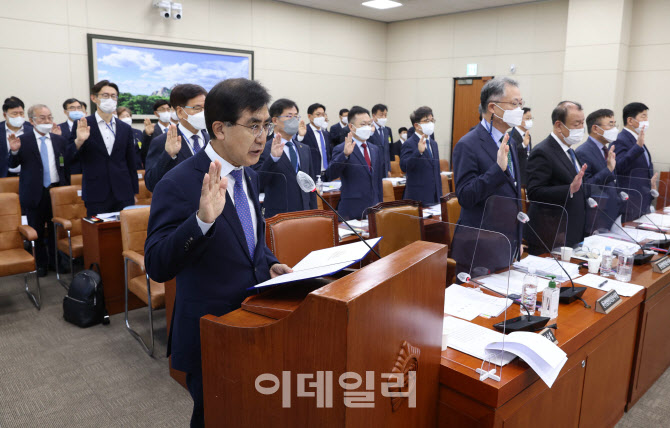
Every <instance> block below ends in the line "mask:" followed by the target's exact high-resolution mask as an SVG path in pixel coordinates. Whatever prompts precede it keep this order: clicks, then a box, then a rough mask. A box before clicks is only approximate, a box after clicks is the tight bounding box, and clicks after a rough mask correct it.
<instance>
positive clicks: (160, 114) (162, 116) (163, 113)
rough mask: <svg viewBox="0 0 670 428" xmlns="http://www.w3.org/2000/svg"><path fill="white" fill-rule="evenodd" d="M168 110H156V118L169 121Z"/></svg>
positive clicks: (165, 121)
mask: <svg viewBox="0 0 670 428" xmlns="http://www.w3.org/2000/svg"><path fill="white" fill-rule="evenodd" d="M170 116H171V114H170V112H169V111H161V112H158V120H160V121H161V122H163V123H169V122H170Z"/></svg>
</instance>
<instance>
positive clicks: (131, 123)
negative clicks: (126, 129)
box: [119, 117, 133, 126]
mask: <svg viewBox="0 0 670 428" xmlns="http://www.w3.org/2000/svg"><path fill="white" fill-rule="evenodd" d="M119 120H120V121H121V122H124V123H127V124H128V125H130V126H133V119H131V118H129V117H124V118H123V119H119Z"/></svg>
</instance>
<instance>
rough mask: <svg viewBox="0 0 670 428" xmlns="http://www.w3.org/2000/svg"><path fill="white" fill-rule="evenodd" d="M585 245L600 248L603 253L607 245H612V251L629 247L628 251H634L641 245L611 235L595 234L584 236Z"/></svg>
mask: <svg viewBox="0 0 670 428" xmlns="http://www.w3.org/2000/svg"><path fill="white" fill-rule="evenodd" d="M620 232H621V231H620ZM621 233H623V232H621ZM584 246H586V247H588V248H590V249H592V250H593V249H598V251H600V254H602V253H603V252H604V251H605V247H610V248H611V249H612V251H614V250H617V249H618V250H625V249H627V250H628V251H631V252H633V253H635V252H637V251H639V250H640V246H639V245H637V244H636V243H634V242H629V241H624V240H623V239H616V238H614V237H611V236H603V235H593V236H589V237H586V238H584Z"/></svg>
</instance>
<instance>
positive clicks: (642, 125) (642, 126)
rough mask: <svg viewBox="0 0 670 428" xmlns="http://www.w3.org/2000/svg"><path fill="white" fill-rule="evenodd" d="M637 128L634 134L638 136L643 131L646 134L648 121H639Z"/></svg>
mask: <svg viewBox="0 0 670 428" xmlns="http://www.w3.org/2000/svg"><path fill="white" fill-rule="evenodd" d="M637 126H638V127H637V128H635V132H637V133H638V134H639V133H640V131H642V130H643V129H644V131H645V132H647V130H648V129H649V121H648V120H640V121H638V122H637Z"/></svg>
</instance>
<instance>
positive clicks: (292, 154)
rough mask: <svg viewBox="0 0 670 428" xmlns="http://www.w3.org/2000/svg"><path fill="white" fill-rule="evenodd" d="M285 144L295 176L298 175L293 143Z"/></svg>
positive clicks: (296, 157) (296, 155) (296, 156)
mask: <svg viewBox="0 0 670 428" xmlns="http://www.w3.org/2000/svg"><path fill="white" fill-rule="evenodd" d="M286 144H287V145H288V152H289V154H290V158H291V166H292V167H293V169H294V170H295V172H296V174H297V173H298V153H296V151H295V146H294V144H293V141H287V142H286Z"/></svg>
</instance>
